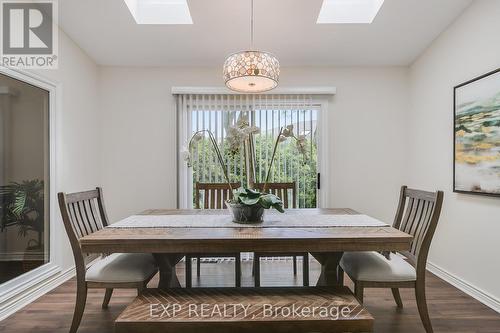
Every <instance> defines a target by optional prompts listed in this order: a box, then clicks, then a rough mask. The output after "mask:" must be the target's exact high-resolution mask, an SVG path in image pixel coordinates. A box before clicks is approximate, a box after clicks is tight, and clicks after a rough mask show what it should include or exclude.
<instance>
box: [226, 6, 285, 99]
mask: <svg viewBox="0 0 500 333" xmlns="http://www.w3.org/2000/svg"><path fill="white" fill-rule="evenodd" d="M251 7H252V8H251V18H250V46H251V48H250V49H251V50H253V35H254V24H253V22H254V20H253V19H254V17H253V16H254V15H253V12H254V6H253V0H251ZM279 74H280V64H279V62H278V59H277V58H276V57H275V56H274V55H272V54H271V53H268V52H263V51H241V52H237V53H234V54H231V55H230V56H229V57H227V59H226V61H225V62H224V67H223V76H224V82H225V83H226V86H227V87H228V88H229V89H231V90H234V91H238V92H244V93H259V92H264V91H268V90H272V89H274V88H276V87H277V86H278V80H279Z"/></svg>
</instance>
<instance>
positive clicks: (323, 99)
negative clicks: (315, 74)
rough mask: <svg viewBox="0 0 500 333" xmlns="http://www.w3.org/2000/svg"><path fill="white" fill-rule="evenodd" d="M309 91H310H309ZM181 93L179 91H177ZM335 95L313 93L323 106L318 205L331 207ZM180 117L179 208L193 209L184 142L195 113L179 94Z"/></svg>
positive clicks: (178, 124)
mask: <svg viewBox="0 0 500 333" xmlns="http://www.w3.org/2000/svg"><path fill="white" fill-rule="evenodd" d="M306 94H307V93H306ZM177 96H179V95H177ZM332 96H334V95H333V94H327V95H313V96H312V102H313V104H314V105H317V106H319V107H318V108H317V110H318V121H317V123H318V125H317V131H318V137H317V138H318V148H317V154H318V156H317V172H318V173H320V174H321V179H320V182H321V189H317V190H316V191H317V194H316V200H317V207H318V208H329V206H330V201H329V200H330V198H331V193H330V192H331V186H330V183H329V182H330V178H331V177H330V173H331V166H330V161H331V158H329V157H328V154H329V150H328V148H327V147H328V146H329V145H328V144H327V143H326V142H327V140H328V139H329V136H328V134H329V128H331V126H329V124H330V122H331V120H332V119H331V111H330V110H329V104H330V103H329V100H330V98H331V97H332ZM175 103H176V104H175V105H176V109H177V112H176V117H177V136H176V139H177V144H176V147H177V156H176V157H177V208H180V209H189V208H192V202H191V201H190V200H189V199H188V198H191V197H192V195H193V193H192V186H189V184H191V182H192V171H191V169H190V168H188V167H187V165H186V163H185V161H184V160H183V159H182V153H181V150H182V149H183V145H184V144H185V143H186V142H187V140H189V134H188V133H187V131H188V130H189V126H188V125H189V124H191V115H190V114H189V112H187V113H188V114H184V112H183V111H184V107H183V105H181V102H180V98H176V102H175Z"/></svg>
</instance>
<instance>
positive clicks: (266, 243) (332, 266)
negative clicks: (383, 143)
mask: <svg viewBox="0 0 500 333" xmlns="http://www.w3.org/2000/svg"><path fill="white" fill-rule="evenodd" d="M411 241H412V236H410V235H409V234H406V233H404V232H402V231H400V230H398V229H395V228H393V227H392V226H391V225H389V224H387V223H385V222H382V221H380V220H377V219H375V218H373V217H370V216H368V215H365V214H361V213H358V212H357V211H355V210H353V209H350V208H333V209H320V208H317V209H316V208H315V209H288V210H286V211H285V213H283V214H282V213H279V212H275V211H267V212H266V214H265V216H264V222H262V223H257V224H237V223H234V222H232V217H231V215H230V212H229V211H228V210H215V209H214V210H200V209H148V210H145V211H143V212H141V213H139V214H136V215H132V216H129V217H127V218H125V219H123V220H121V221H118V222H116V223H113V224H111V225H109V226H108V227H106V228H104V229H102V230H100V231H97V232H95V233H92V234H90V235H88V236H85V237H83V238H81V239H80V246H81V248H82V251H83V252H86V253H152V254H153V256H154V257H155V259H156V261H157V264H158V267H159V272H160V280H159V284H158V288H160V289H167V288H172V287H180V286H181V285H180V282H179V279H178V277H177V274H176V270H175V266H176V264H177V263H179V262H180V261H181V260H182V258H183V257H184V256H185V255H186V254H194V253H210V254H214V256H216V255H217V254H218V253H219V254H222V253H234V252H264V253H269V254H270V256H272V253H273V252H274V253H283V252H286V253H310V254H311V255H312V256H313V257H314V258H315V259H316V260H317V261H318V262H319V263H320V264H321V274H320V276H319V279H318V281H317V283H316V285H317V286H338V285H341V284H342V281H343V279H342V278H341V277H340V276H339V273H338V272H339V269H338V267H339V262H340V260H341V258H342V255H343V253H344V252H347V251H387V252H389V251H393V252H395V251H407V250H408V249H409V248H410V244H411Z"/></svg>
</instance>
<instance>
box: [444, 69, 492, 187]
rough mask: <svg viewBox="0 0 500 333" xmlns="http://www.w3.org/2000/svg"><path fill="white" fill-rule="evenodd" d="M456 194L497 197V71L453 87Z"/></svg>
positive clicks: (454, 184)
mask: <svg viewBox="0 0 500 333" xmlns="http://www.w3.org/2000/svg"><path fill="white" fill-rule="evenodd" d="M454 98H455V103H454V105H455V108H454V109H455V114H454V121H455V123H454V124H455V126H454V143H455V144H454V148H455V149H454V150H455V162H454V182H453V190H454V191H455V192H463V193H473V194H485V195H495V196H500V68H499V69H497V70H495V71H493V72H490V73H487V74H485V75H482V76H480V77H477V78H475V79H472V80H470V81H467V82H465V83H462V84H460V85H458V86H456V87H455V90H454Z"/></svg>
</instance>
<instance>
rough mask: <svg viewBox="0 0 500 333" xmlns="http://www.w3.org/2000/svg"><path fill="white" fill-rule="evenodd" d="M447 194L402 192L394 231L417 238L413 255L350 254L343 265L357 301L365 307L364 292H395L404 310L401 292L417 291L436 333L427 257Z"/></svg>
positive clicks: (428, 326) (425, 322) (427, 324)
mask: <svg viewBox="0 0 500 333" xmlns="http://www.w3.org/2000/svg"><path fill="white" fill-rule="evenodd" d="M442 203H443V192H442V191H437V192H425V191H420V190H414V189H409V188H407V187H406V186H403V187H402V188H401V194H400V197H399V205H398V209H397V212H396V217H395V219H394V224H393V227H394V228H396V229H399V230H401V231H404V232H406V233H408V234H410V235H412V236H413V241H412V243H411V248H410V250H409V251H404V252H400V254H401V255H402V257H401V256H400V255H398V254H392V255H391V257H390V259H387V258H386V257H384V256H383V255H382V254H380V253H377V252H348V253H345V254H344V255H343V257H342V259H341V261H340V267H341V269H340V270H339V271H340V274H342V275H343V272H344V271H345V272H346V273H347V275H348V276H349V277H350V278H351V280H352V281H353V282H354V293H355V295H356V298H357V299H358V300H359V301H360V303H363V290H364V288H391V290H392V294H393V297H394V300H395V301H396V304H397V306H398V307H400V308H402V307H403V302H402V300H401V296H400V294H399V288H414V289H415V296H416V299H417V307H418V312H419V314H420V319H421V320H422V323H423V325H424V328H425V330H426V331H427V332H428V333H430V332H433V330H432V325H431V321H430V318H429V312H428V310H427V301H426V296H425V272H426V264H427V255H428V253H429V247H430V245H431V241H432V237H433V236H434V231H435V230H436V226H437V223H438V220H439V215H440V213H441V206H442Z"/></svg>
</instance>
